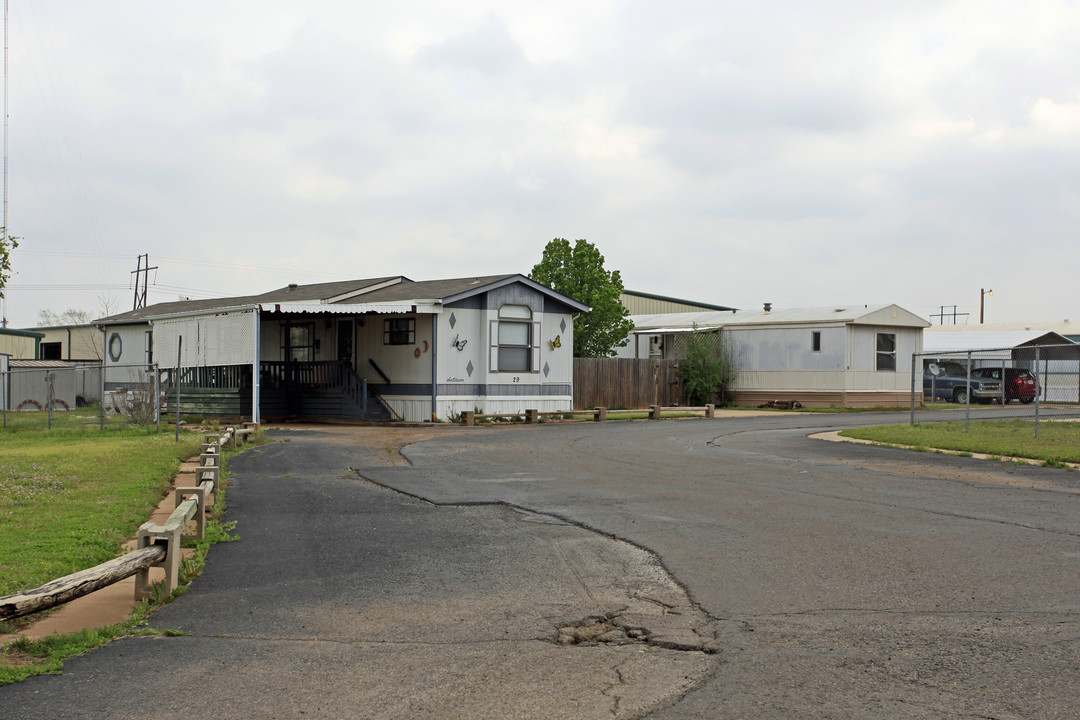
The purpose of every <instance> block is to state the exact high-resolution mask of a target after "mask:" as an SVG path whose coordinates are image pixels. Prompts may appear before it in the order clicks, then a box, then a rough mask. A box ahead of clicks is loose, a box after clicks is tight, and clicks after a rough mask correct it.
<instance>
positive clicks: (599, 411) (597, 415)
mask: <svg viewBox="0 0 1080 720" xmlns="http://www.w3.org/2000/svg"><path fill="white" fill-rule="evenodd" d="M593 420H595V421H596V422H603V421H605V420H607V408H606V407H598V408H596V411H595V412H594V413H593Z"/></svg>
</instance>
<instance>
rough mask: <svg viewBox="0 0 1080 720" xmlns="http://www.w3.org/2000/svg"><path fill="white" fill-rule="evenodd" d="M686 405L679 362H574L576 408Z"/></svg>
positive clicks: (601, 359)
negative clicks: (683, 403) (684, 403)
mask: <svg viewBox="0 0 1080 720" xmlns="http://www.w3.org/2000/svg"><path fill="white" fill-rule="evenodd" d="M682 401H683V397H682V386H681V385H680V383H679V369H678V361H677V360H650V359H647V358H641V359H637V358H574V407H575V408H577V409H588V408H594V407H607V408H646V407H649V406H651V405H660V406H664V407H667V406H673V405H677V404H680V403H681V402H682Z"/></svg>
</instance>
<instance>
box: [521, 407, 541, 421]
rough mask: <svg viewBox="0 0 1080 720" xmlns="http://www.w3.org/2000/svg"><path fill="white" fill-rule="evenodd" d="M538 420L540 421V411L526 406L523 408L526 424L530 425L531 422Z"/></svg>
mask: <svg viewBox="0 0 1080 720" xmlns="http://www.w3.org/2000/svg"><path fill="white" fill-rule="evenodd" d="M539 421H540V411H539V410H535V409H528V408H526V410H525V423H526V424H527V425H532V424H534V423H537V422H539Z"/></svg>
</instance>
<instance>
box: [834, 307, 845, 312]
mask: <svg viewBox="0 0 1080 720" xmlns="http://www.w3.org/2000/svg"><path fill="white" fill-rule="evenodd" d="M845 310H847V308H836V309H835V310H833V312H844V311H845Z"/></svg>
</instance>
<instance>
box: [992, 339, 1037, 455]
mask: <svg viewBox="0 0 1080 720" xmlns="http://www.w3.org/2000/svg"><path fill="white" fill-rule="evenodd" d="M1004 384H1005V379H1004V378H1002V385H1004ZM1045 388H1046V379H1045V378H1044V379H1043V387H1042V388H1040V387H1039V346H1038V345H1036V346H1035V391H1036V392H1035V439H1036V440H1038V439H1039V395H1041V394H1042V393H1043V392H1046V390H1045Z"/></svg>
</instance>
